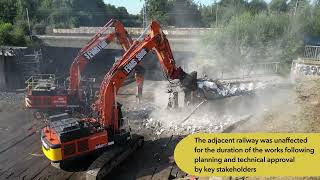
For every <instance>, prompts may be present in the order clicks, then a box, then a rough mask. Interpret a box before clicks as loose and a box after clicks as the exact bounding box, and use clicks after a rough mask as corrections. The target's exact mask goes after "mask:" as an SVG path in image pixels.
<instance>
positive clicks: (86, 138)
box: [41, 21, 197, 170]
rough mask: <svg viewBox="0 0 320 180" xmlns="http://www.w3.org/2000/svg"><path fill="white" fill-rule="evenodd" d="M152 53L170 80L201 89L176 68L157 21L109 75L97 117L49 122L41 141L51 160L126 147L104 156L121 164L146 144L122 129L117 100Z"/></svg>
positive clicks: (54, 118)
mask: <svg viewBox="0 0 320 180" xmlns="http://www.w3.org/2000/svg"><path fill="white" fill-rule="evenodd" d="M147 30H149V31H147ZM150 52H153V53H156V55H157V57H158V60H159V62H160V64H161V67H162V69H163V71H164V73H165V75H166V76H167V78H168V80H170V79H171V80H173V79H179V80H180V83H181V84H182V86H183V87H184V88H187V89H190V90H195V89H196V88H197V85H196V80H195V79H194V78H193V77H192V76H190V75H189V74H187V73H186V72H184V71H183V70H182V68H180V67H177V66H176V64H175V60H174V58H173V54H172V52H171V48H170V45H169V42H168V40H167V38H166V36H165V34H164V33H163V32H162V30H161V27H160V24H159V23H158V22H157V21H153V22H152V23H151V24H150V26H149V28H147V29H146V31H145V32H144V33H143V35H142V36H141V37H140V38H138V39H137V40H136V41H135V42H134V43H133V45H132V46H131V48H130V49H129V50H128V51H127V52H126V53H125V54H124V55H123V56H122V58H121V59H120V60H118V61H117V62H115V63H114V65H113V67H112V68H111V69H110V70H109V72H108V73H107V74H106V75H105V77H104V80H103V81H102V84H101V86H100V94H99V97H98V99H97V100H96V102H95V103H94V105H95V106H94V111H95V112H96V116H93V117H89V118H84V119H77V118H71V117H66V116H67V115H63V114H62V115H57V116H52V118H51V119H49V120H48V122H49V125H48V126H47V127H45V128H44V129H42V134H41V141H42V150H43V152H44V154H45V156H46V157H47V158H48V159H49V160H51V161H53V162H60V161H64V160H67V159H70V158H72V157H79V156H80V155H83V154H86V153H88V152H92V151H95V150H97V149H102V148H106V149H108V148H109V147H110V148H111V146H114V147H119V146H120V147H126V148H122V150H121V152H122V153H119V152H118V151H116V152H117V153H114V152H115V151H114V150H107V151H105V153H104V154H106V156H105V157H104V156H102V157H103V158H106V159H104V160H103V161H104V162H107V161H111V160H115V161H116V162H117V163H118V162H119V161H121V160H123V159H125V157H121V158H119V156H121V155H123V156H127V155H128V154H130V152H133V149H134V148H137V147H138V145H141V144H142V142H143V137H141V136H137V138H135V139H134V138H132V137H133V136H132V135H131V134H130V131H127V130H125V129H124V128H122V113H121V105H120V104H119V103H118V102H117V101H116V96H117V92H118V90H119V88H120V87H121V86H122V84H123V82H124V80H125V79H126V78H127V77H128V75H129V74H130V73H131V72H132V71H134V70H135V68H136V67H137V65H138V64H139V63H140V62H141V61H142V60H143V59H144V57H145V56H146V55H147V54H148V53H150ZM128 144H130V145H128ZM120 149H121V148H120ZM119 151H120V150H119ZM123 152H126V153H123ZM128 152H129V153H128ZM108 163H109V164H117V163H115V162H112V163H110V162H108ZM109 168H112V167H109ZM90 169H97V168H96V167H94V168H90ZM98 169H99V168H98ZM109 170H110V169H109Z"/></svg>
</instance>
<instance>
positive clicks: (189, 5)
mask: <svg viewBox="0 0 320 180" xmlns="http://www.w3.org/2000/svg"><path fill="white" fill-rule="evenodd" d="M169 15H170V17H169V24H170V25H174V26H177V27H201V26H202V17H201V12H200V11H199V9H198V6H197V5H196V4H195V3H194V2H193V1H192V0H174V1H172V5H171V10H170V13H169Z"/></svg>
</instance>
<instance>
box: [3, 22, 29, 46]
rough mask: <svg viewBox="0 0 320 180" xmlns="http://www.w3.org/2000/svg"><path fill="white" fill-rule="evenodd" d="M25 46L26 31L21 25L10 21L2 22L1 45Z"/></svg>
mask: <svg viewBox="0 0 320 180" xmlns="http://www.w3.org/2000/svg"><path fill="white" fill-rule="evenodd" d="M4 45H10V46H24V45H26V39H25V33H24V32H23V30H22V29H20V28H19V27H14V26H13V25H12V24H10V23H1V24H0V46H4Z"/></svg>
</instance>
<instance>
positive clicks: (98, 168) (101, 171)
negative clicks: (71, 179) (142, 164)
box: [86, 135, 144, 180]
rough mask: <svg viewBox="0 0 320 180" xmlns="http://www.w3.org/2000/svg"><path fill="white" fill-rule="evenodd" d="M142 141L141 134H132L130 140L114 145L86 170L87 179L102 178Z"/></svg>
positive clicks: (141, 144)
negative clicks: (124, 143)
mask: <svg viewBox="0 0 320 180" xmlns="http://www.w3.org/2000/svg"><path fill="white" fill-rule="evenodd" d="M143 143H144V138H143V136H140V135H132V138H131V140H130V142H129V143H128V144H126V145H122V146H114V147H113V148H111V149H110V150H107V151H105V152H104V153H103V154H102V155H101V156H99V157H98V158H97V159H96V160H95V161H94V162H93V163H92V164H91V165H90V167H89V168H88V170H87V172H86V179H87V180H94V179H103V177H105V176H106V175H108V174H109V173H110V172H111V170H112V169H113V168H115V167H116V166H117V165H119V164H120V163H121V162H122V161H124V160H125V159H126V158H127V157H128V156H130V155H131V154H132V153H133V152H134V151H136V150H137V149H138V148H140V147H142V146H143Z"/></svg>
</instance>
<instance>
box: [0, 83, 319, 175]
mask: <svg viewBox="0 0 320 180" xmlns="http://www.w3.org/2000/svg"><path fill="white" fill-rule="evenodd" d="M164 86H165V84H164V83H163V82H158V81H148V82H146V83H145V87H144V97H143V101H142V103H141V104H140V105H138V104H137V103H136V98H135V84H134V83H131V84H129V85H127V86H125V87H123V88H122V89H121V90H120V93H119V96H118V100H119V101H120V102H121V103H122V104H123V111H124V116H125V117H126V126H127V127H130V128H131V129H132V133H137V134H142V135H144V136H145V141H146V142H145V145H144V147H143V148H142V149H139V150H138V151H137V152H136V153H134V154H133V155H132V156H130V157H129V158H128V159H126V160H125V161H124V162H123V163H122V164H121V165H120V166H119V167H117V168H116V169H114V170H113V171H112V173H111V174H110V175H109V176H108V177H107V179H151V178H152V179H168V178H169V177H171V178H173V177H174V176H175V177H184V176H185V175H186V174H184V173H183V172H181V171H180V170H179V169H178V168H177V167H176V166H175V165H174V161H173V150H174V147H175V145H176V144H177V143H178V142H179V140H180V139H181V138H183V135H185V134H188V133H196V132H214V133H219V132H222V131H225V130H226V129H228V131H229V132H319V131H320V127H319V126H318V125H319V123H320V118H319V106H320V100H319V99H320V91H319V90H318V87H320V81H306V82H301V83H299V84H297V85H288V84H277V85H272V86H270V87H268V88H266V89H262V90H259V91H257V92H255V94H254V95H251V96H239V97H230V98H227V99H222V100H216V101H211V102H207V103H204V104H203V105H201V107H200V108H199V109H198V110H197V111H196V112H195V113H194V114H193V115H192V116H191V117H190V118H189V119H188V120H186V121H184V122H183V123H181V122H182V121H183V120H185V118H186V115H187V114H189V113H190V112H191V111H192V110H193V109H194V108H195V105H193V106H190V107H184V108H179V109H178V110H174V111H172V110H166V109H165V107H166V103H167V96H168V95H167V94H166V92H165V88H164ZM23 97H24V95H23V93H3V92H0V179H83V175H82V172H83V171H84V169H85V166H86V164H88V163H90V162H91V161H92V159H94V157H87V158H86V159H82V161H80V162H78V163H83V167H82V168H80V169H78V170H77V171H74V172H71V171H70V172H67V171H62V170H59V169H55V168H54V167H52V166H50V163H49V161H48V160H47V159H46V158H45V157H44V155H43V154H42V152H41V149H40V147H41V143H40V137H39V130H40V129H41V127H42V126H43V124H42V123H40V122H37V121H35V120H33V118H32V113H31V111H29V110H26V109H25V108H24V106H23V105H24V101H23ZM181 104H182V103H181ZM241 120H245V123H241V124H237V125H236V126H233V125H234V124H235V123H237V122H239V121H241ZM230 126H231V127H232V128H231V129H230ZM205 179H209V178H205ZM211 179H221V178H218V177H215V178H211ZM222 179H230V178H222ZM232 179H236V178H232ZM245 179H248V178H245ZM249 179H278V178H276V177H268V178H265V177H261V178H249ZM281 179H292V178H281ZM299 179H318V178H299Z"/></svg>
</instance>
